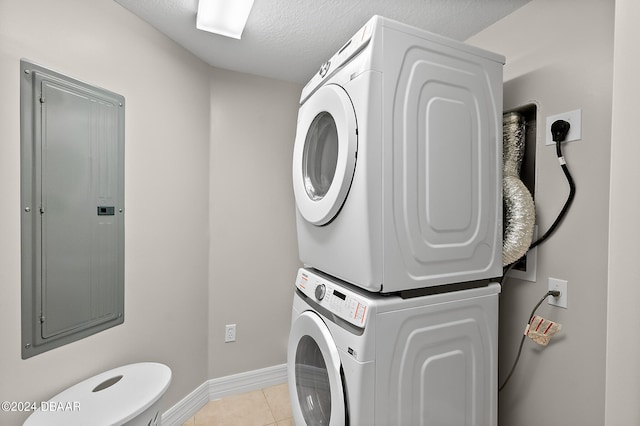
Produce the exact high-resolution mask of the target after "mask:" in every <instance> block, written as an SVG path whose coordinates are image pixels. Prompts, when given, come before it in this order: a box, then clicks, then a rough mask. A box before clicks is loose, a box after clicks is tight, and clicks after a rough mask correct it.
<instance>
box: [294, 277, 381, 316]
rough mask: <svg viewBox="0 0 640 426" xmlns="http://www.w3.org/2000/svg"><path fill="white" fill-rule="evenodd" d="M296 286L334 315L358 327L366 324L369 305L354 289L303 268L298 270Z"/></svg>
mask: <svg viewBox="0 0 640 426" xmlns="http://www.w3.org/2000/svg"><path fill="white" fill-rule="evenodd" d="M296 287H297V288H298V290H300V291H301V292H302V293H304V295H305V296H307V297H309V298H310V299H311V300H313V301H314V302H316V303H317V304H318V305H320V306H322V307H323V308H325V309H327V310H328V311H331V313H333V314H334V315H336V316H338V317H340V318H342V319H343V320H345V321H347V322H349V323H351V324H353V325H355V326H356V327H361V328H362V327H364V326H365V324H366V322H367V316H368V314H369V313H368V312H367V311H368V309H367V308H368V305H367V303H366V301H365V300H363V299H362V298H361V297H359V296H358V295H357V294H356V293H354V292H353V291H351V290H349V289H347V288H344V287H343V286H339V285H338V284H335V283H333V282H331V281H329V280H327V279H326V278H324V277H322V276H320V275H317V274H314V273H313V272H311V271H308V270H306V269H302V268H301V269H300V270H298V277H297V279H296Z"/></svg>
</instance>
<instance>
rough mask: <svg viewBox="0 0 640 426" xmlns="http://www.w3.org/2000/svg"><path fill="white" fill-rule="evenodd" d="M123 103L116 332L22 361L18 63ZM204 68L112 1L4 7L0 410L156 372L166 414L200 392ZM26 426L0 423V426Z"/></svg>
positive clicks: (204, 290) (5, 0) (7, 1)
mask: <svg viewBox="0 0 640 426" xmlns="http://www.w3.org/2000/svg"><path fill="white" fill-rule="evenodd" d="M20 58H26V59H29V60H31V61H33V62H36V63H39V64H41V65H43V66H46V67H49V68H51V69H54V70H56V71H59V72H62V73H65V74H67V75H69V76H71V77H74V78H77V79H80V80H83V81H86V82H89V83H92V84H95V85H97V86H101V87H104V88H107V89H109V90H112V91H115V92H117V93H120V94H122V95H124V96H125V98H126V119H125V126H126V141H125V145H126V148H125V157H126V159H125V173H126V177H125V181H126V184H125V206H126V220H125V222H126V225H125V227H126V231H125V232H126V237H125V238H126V241H125V247H126V249H125V251H126V255H125V256H126V257H125V281H126V283H125V323H124V324H123V325H121V326H117V327H115V328H112V329H109V330H107V331H104V332H102V333H98V334H96V335H94V336H91V337H89V338H86V339H83V340H81V341H78V342H75V343H71V344H69V345H66V346H64V347H61V348H58V349H54V350H52V351H49V352H46V353H44V354H42V355H38V356H35V357H33V358H30V359H28V360H22V359H21V357H20V344H21V343H20V211H21V208H20V129H19V122H20V117H19V105H20V96H19V87H20V80H19V72H20V68H19V60H20ZM209 77H210V68H209V67H208V66H206V65H205V64H203V63H202V62H200V61H199V60H197V59H195V57H193V56H192V55H191V54H189V53H187V52H186V51H185V50H184V49H182V48H181V47H179V46H178V45H176V44H174V43H173V42H171V41H169V40H168V39H167V38H166V37H165V36H162V35H160V34H159V33H158V32H157V31H155V30H154V29H153V28H151V27H150V26H149V25H147V24H145V23H143V22H142V21H141V20H139V19H138V18H137V17H135V16H134V15H132V14H131V13H130V12H128V11H127V10H125V9H123V8H122V7H120V6H119V5H118V4H117V3H115V2H114V1H111V0H91V1H86V0H56V1H49V0H30V1H28V2H26V1H22V0H2V1H1V2H0V93H2V100H1V102H0V141H1V143H0V200H1V201H0V342H2V343H1V346H0V400H9V401H41V400H46V399H48V398H49V397H51V396H53V395H54V394H55V393H57V392H59V391H61V390H63V389H65V388H66V387H68V386H70V385H72V384H74V383H76V382H78V381H80V380H82V379H84V378H86V377H89V376H91V375H93V374H96V373H98V372H101V371H104V370H106V369H109V368H113V367H116V366H119V365H122V364H126V363H131V362H139V361H158V362H162V363H165V364H167V365H169V366H170V367H171V368H172V370H173V383H172V385H171V387H170V388H169V391H168V393H167V394H166V400H165V408H166V407H170V406H171V405H173V404H175V403H176V402H177V401H178V400H180V399H182V398H183V397H184V396H185V395H186V394H188V393H189V392H191V391H192V390H193V389H195V388H196V387H197V386H198V385H200V384H201V383H203V382H204V381H205V380H206V379H207V329H208V317H207V308H208V306H207V294H208V278H207V274H208V256H207V251H208V231H209V230H208V223H209V217H208V213H207V212H208V195H209V193H208V183H209V176H208V170H209V162H208V158H209V124H208V123H209V90H208V85H209ZM25 417H26V415H24V414H15V413H5V412H0V424H2V425H17V424H22V421H23V420H24V418H25Z"/></svg>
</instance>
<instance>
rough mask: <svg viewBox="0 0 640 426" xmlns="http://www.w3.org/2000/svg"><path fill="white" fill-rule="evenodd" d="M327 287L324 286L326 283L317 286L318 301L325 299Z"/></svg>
mask: <svg viewBox="0 0 640 426" xmlns="http://www.w3.org/2000/svg"><path fill="white" fill-rule="evenodd" d="M326 291H327V289H326V287H325V286H324V284H320V285H319V286H317V287H316V299H318V301H320V300H322V299H324V294H325V293H326Z"/></svg>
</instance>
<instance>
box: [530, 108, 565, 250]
mask: <svg viewBox="0 0 640 426" xmlns="http://www.w3.org/2000/svg"><path fill="white" fill-rule="evenodd" d="M570 128H571V124H569V123H568V122H567V121H564V120H556V121H554V122H553V124H552V125H551V136H552V138H553V141H554V142H555V143H556V155H557V156H558V161H559V162H560V166H561V167H562V171H563V172H564V175H565V177H566V178H567V182H568V183H569V196H568V197H567V201H565V203H564V206H562V210H560V213H559V214H558V216H557V217H556V220H555V221H554V222H553V224H551V226H550V227H549V229H548V230H547V232H545V233H544V235H543V236H542V237H540V238H538V240H536V241H535V242H533V243H531V245H530V246H529V250H531V249H532V248H534V247H536V246H537V245H539V244H542V243H543V242H544V241H546V240H547V238H549V237H550V236H551V235H552V234H553V233H554V232H555V231H556V228H557V227H558V225H560V222H562V219H564V217H565V215H566V214H567V211H569V207H571V203H573V199H574V198H575V196H576V185H575V183H574V182H573V178H572V177H571V173H570V172H569V168H568V167H567V163H566V162H565V160H564V156H563V155H562V147H561V144H562V142H564V140H565V139H566V138H567V134H568V133H569V129H570Z"/></svg>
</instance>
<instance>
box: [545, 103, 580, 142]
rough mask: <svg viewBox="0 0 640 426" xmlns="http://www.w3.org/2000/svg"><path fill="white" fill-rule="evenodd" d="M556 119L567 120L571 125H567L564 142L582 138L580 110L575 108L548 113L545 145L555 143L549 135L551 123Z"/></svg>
mask: <svg viewBox="0 0 640 426" xmlns="http://www.w3.org/2000/svg"><path fill="white" fill-rule="evenodd" d="M556 120H564V121H567V122H568V123H569V124H570V125H571V127H569V133H567V139H565V142H571V141H577V140H580V139H582V110H581V109H577V110H575V111H569V112H564V113H562V114H557V115H550V116H549V117H547V125H546V127H545V132H546V135H547V136H546V137H547V145H555V144H556V143H555V142H554V140H553V137H552V136H551V125H552V124H553V123H554V122H555V121H556Z"/></svg>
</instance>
